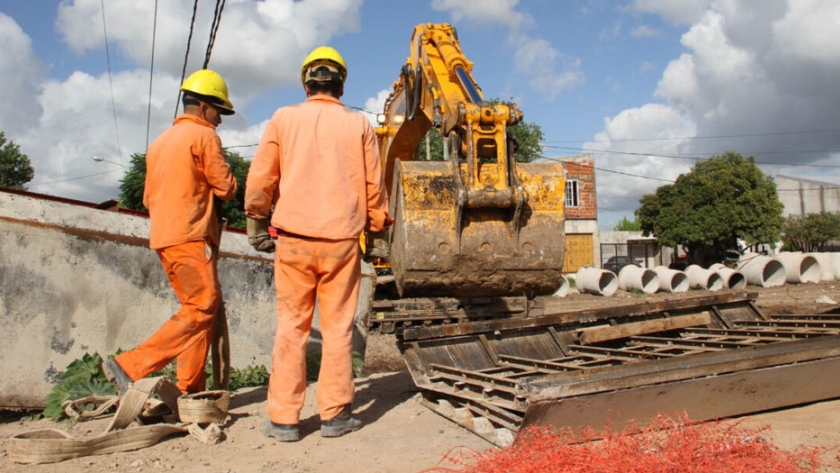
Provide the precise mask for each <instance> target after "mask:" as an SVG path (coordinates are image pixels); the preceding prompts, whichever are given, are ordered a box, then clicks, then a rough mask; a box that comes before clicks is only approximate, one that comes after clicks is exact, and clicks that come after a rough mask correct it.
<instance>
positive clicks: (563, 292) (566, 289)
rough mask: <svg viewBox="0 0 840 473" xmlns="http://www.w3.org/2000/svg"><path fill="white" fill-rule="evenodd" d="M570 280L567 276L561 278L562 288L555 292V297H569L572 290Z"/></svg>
mask: <svg viewBox="0 0 840 473" xmlns="http://www.w3.org/2000/svg"><path fill="white" fill-rule="evenodd" d="M569 286H570V285H569V280H568V279H566V277H565V276H560V287H558V288H557V290H556V291H554V294H553V296H554V297H566V296H568V295H569V291H570V290H571V288H570V287H569Z"/></svg>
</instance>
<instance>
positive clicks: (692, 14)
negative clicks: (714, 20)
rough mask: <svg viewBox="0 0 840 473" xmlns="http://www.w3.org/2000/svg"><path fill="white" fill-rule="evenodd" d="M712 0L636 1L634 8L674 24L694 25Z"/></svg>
mask: <svg viewBox="0 0 840 473" xmlns="http://www.w3.org/2000/svg"><path fill="white" fill-rule="evenodd" d="M710 1H711V0H635V1H634V2H633V8H635V9H636V10H638V11H640V12H644V13H654V14H657V15H660V16H662V18H664V19H665V20H666V21H669V22H672V23H693V22H695V21H697V20H698V19H699V18H700V16H701V15H702V14H703V12H704V11H706V9H707V8H708V6H709V3H710Z"/></svg>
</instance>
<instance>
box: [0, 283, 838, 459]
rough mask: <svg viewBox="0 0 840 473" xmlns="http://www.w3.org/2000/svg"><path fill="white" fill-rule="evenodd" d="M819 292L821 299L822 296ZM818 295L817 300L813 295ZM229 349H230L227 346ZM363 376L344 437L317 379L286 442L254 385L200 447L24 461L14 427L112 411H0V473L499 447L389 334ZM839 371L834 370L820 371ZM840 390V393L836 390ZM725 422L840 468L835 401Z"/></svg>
mask: <svg viewBox="0 0 840 473" xmlns="http://www.w3.org/2000/svg"><path fill="white" fill-rule="evenodd" d="M747 290H748V291H755V292H759V293H760V296H759V298H758V302H757V305H758V306H759V308H761V310H762V311H764V312H765V313H766V314H768V315H769V314H779V313H795V314H813V313H820V312H825V311H828V310H832V309H837V308H838V307H840V306H838V304H836V303H831V302H830V301H827V300H825V298H826V297H827V298H829V299H831V300H833V301H838V302H840V282H838V283H835V282H823V283H820V284H804V285H785V286H782V287H777V288H756V287H752V286H750V287H749V288H748V289H747ZM699 294H700V292H699V291H690V292H688V293H684V294H680V295H672V294H654V295H643V294H630V293H624V292H621V291H619V293H618V294H616V295H615V296H612V297H599V296H592V295H586V294H574V293H573V294H570V295H569V296H568V297H566V298H562V299H553V300H550V301H548V303H547V308H562V309H563V310H581V309H588V308H596V307H608V306H614V305H617V304H635V303H639V302H644V301H653V300H665V299H670V298H675V297H687V296H696V295H699ZM821 296H824V297H821ZM819 300H822V302H818V301H819ZM233 349H234V350H235V349H236V347H233ZM365 364H366V372H367V373H370V374H369V375H368V376H367V377H365V378H360V379H358V380H357V384H356V386H357V388H356V389H357V394H356V402H355V404H354V408H355V411H356V412H357V413H358V415H359V416H360V417H361V418H362V419H363V421H364V422H365V426H364V427H363V428H362V429H361V430H359V431H358V432H354V433H352V434H349V435H346V436H344V437H341V438H335V439H325V438H322V437H321V436H320V433H319V432H318V429H319V420H318V416H317V409H316V407H315V391H316V389H317V383H313V384H311V385H310V386H309V387H308V390H307V399H306V406H305V408H304V411H303V413H302V422H301V430H302V432H301V434H302V439H301V440H300V441H299V442H296V443H288V444H282V443H277V442H275V441H273V440H270V439H268V438H266V437H264V436H263V435H262V434H261V433H260V424H261V423H262V422H263V420H264V419H265V396H266V390H265V388H250V389H246V390H242V391H239V392H237V393H235V395H234V396H233V398H232V400H231V409H230V417H229V419H228V421H227V423H226V424H225V425H224V426H223V431H224V435H225V438H224V440H223V441H222V442H220V443H218V444H215V445H203V444H201V443H199V442H198V441H197V440H195V439H194V438H192V437H189V436H175V437H169V438H167V439H164V440H163V441H162V442H160V443H158V444H157V445H155V446H153V447H150V448H145V449H142V450H137V451H134V452H126V453H116V454H108V455H98V456H90V457H84V458H79V459H74V460H68V461H65V462H61V463H58V464H44V465H21V464H15V463H13V462H12V461H11V460H10V458H9V456H8V454H6V444H7V442H8V440H7V439H8V438H9V436H11V435H14V434H17V433H20V432H23V431H27V430H32V429H40V428H55V429H60V430H65V431H67V432H69V433H70V434H71V435H73V436H77V437H87V436H93V435H96V434H98V433H100V432H102V431H103V430H104V429H105V427H106V425H107V422H108V419H101V420H95V421H88V422H81V423H76V424H71V423H59V424H56V423H54V422H52V421H50V420H46V419H40V420H31V418H29V417H25V416H23V415H21V414H20V413H15V412H10V411H3V412H0V471H2V472H32V473H36V472H50V473H53V472H55V471H83V472H111V471H147V472H151V471H193V472H220V473H226V472H236V473H245V472H269V471H271V472H284V471H289V472H292V471H294V472H331V471H341V472H342V473H356V472H359V473H361V472H365V473H375V472H419V471H424V470H429V469H433V468H435V467H436V466H437V465H440V466H446V467H452V465H451V464H448V463H446V462H442V463H441V461H442V459H443V458H444V456H445V455H446V454H447V453H450V452H452V451H453V449H456V448H458V447H466V448H467V449H472V450H476V451H483V450H486V449H490V448H495V447H493V446H492V445H491V444H489V443H487V442H486V441H484V440H483V439H481V438H480V437H478V436H476V435H474V434H472V433H470V432H469V431H467V430H464V429H463V428H461V427H459V426H457V425H456V424H454V423H453V422H451V421H449V420H447V419H445V418H443V417H440V416H438V415H437V414H435V413H433V412H432V411H430V410H428V409H426V408H425V407H423V406H421V405H420V403H419V395H418V391H417V389H416V388H415V386H414V383H413V382H412V379H411V377H410V375H409V374H408V373H407V371H406V370H405V368H404V365H403V363H402V360H401V358H400V354H399V351H398V350H397V348H396V342H395V338H394V336H393V335H374V336H371V338H370V339H369V343H368V351H367V354H366V359H365ZM826 375H827V376H837V374H836V373H826ZM837 395H838V398H840V393H837ZM727 422H741V423H742V425H744V426H748V427H751V428H753V427H756V426H768V430H767V431H766V435H767V436H768V437H770V438H772V441H773V442H774V443H775V444H776V445H777V446H778V447H780V448H783V449H789V450H793V449H796V448H799V447H802V446H805V447H814V448H820V449H825V450H824V454H823V455H822V464H823V466H822V468H821V470H820V471H824V472H840V461H839V460H838V458H837V454H838V451H840V400H830V401H824V402H819V403H814V404H810V405H804V406H797V407H792V408H787V409H782V410H777V411H774V412H766V413H760V414H755V415H752V416H748V417H743V418H739V419H731V420H727Z"/></svg>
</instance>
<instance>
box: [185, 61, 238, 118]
mask: <svg viewBox="0 0 840 473" xmlns="http://www.w3.org/2000/svg"><path fill="white" fill-rule="evenodd" d="M181 92H192V93H194V94H198V95H202V96H204V97H207V98H210V99H217V100H211V101H212V102H213V105H215V106H216V107H218V108H219V109H220V110H221V113H222V114H223V115H233V104H232V103H230V99H228V87H227V83H225V80H224V79H223V78H222V76H221V75H219V73H218V72H216V71H211V70H210V69H201V70H198V71H195V72H193V73H192V74H190V76H189V77H187V79H186V80H185V81H184V83H183V84H181Z"/></svg>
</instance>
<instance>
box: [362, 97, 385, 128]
mask: <svg viewBox="0 0 840 473" xmlns="http://www.w3.org/2000/svg"><path fill="white" fill-rule="evenodd" d="M389 95H391V90H390V89H383V90H380V91H379V93H377V94H376V97H370V98H368V99H367V100H365V109H364V110H363V111H362V113H363V114H364V115H365V116H366V117H367V118H368V120H370V123H371V124H372V125H373V126H374V127H377V126H379V124H378V123H377V122H376V115H378V114H379V113H382V111H383V110H385V101H386V100H388V96H389Z"/></svg>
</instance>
